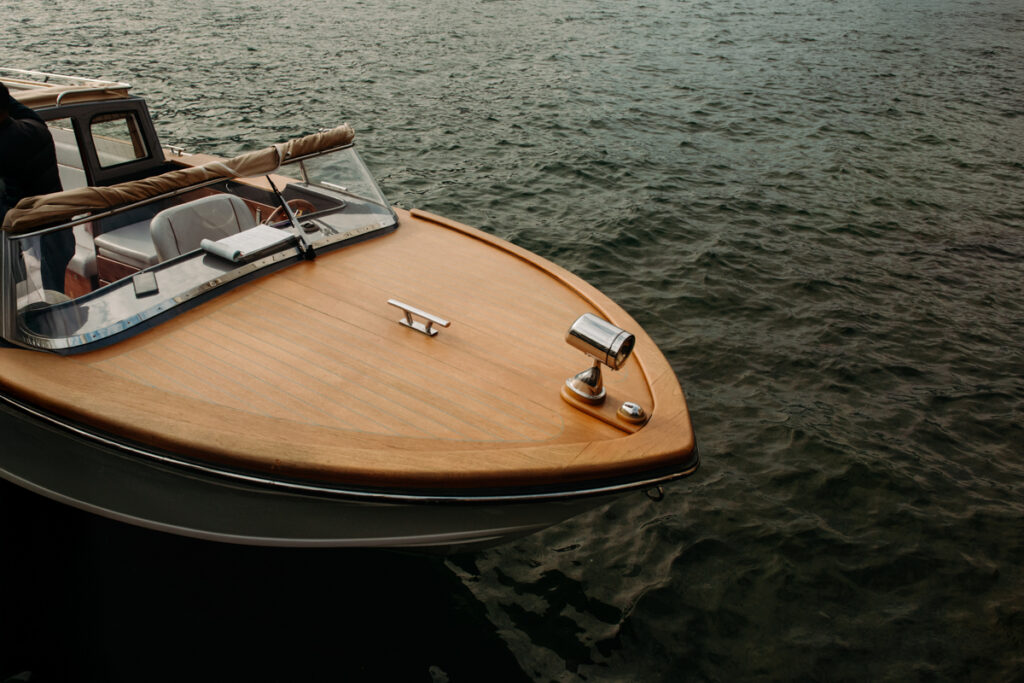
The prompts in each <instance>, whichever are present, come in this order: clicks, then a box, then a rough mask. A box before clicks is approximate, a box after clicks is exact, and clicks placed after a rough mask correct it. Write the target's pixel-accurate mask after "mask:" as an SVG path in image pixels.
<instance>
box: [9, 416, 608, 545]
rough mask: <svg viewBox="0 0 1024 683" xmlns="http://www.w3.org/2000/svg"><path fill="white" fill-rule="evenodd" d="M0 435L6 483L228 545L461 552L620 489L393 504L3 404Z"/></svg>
mask: <svg viewBox="0 0 1024 683" xmlns="http://www.w3.org/2000/svg"><path fill="white" fill-rule="evenodd" d="M0 430H2V432H3V434H4V435H5V443H4V444H3V449H2V451H0V477H2V478H4V479H7V480H8V481H10V482H12V483H14V484H17V485H20V486H22V487H24V488H26V489H29V490H31V491H34V492H36V493H39V494H41V495H43V496H46V497H48V498H51V499H53V500H57V501H60V502H62V503H65V504H68V505H72V506H74V507H77V508H80V509H82V510H86V511H88V512H92V513H94V514H98V515H102V516H104V517H107V518H110V519H115V520H118V521H122V522H126V523H130V524H135V525H137V526H141V527H145V528H148V529H154V530H158V531H163V532H169V533H174V534H179V535H183V536H190V537H194V538H201V539H206V540H212V541H220V542H227V543H240V544H249V545H262V546H290V547H397V548H401V547H406V548H412V547H432V548H444V549H463V548H466V549H470V548H475V547H485V546H488V545H493V544H497V543H500V542H504V541H507V540H509V539H510V538H515V537H518V536H525V535H527V534H530V533H533V532H536V531H538V530H540V529H543V528H545V527H548V526H551V525H553V524H557V523H558V522H561V521H563V520H565V519H568V518H569V517H572V516H574V515H577V514H580V513H581V512H584V511H586V510H588V509H591V508H593V507H596V506H598V505H601V504H604V503H606V502H608V501H609V500H611V499H612V498H614V497H615V496H616V495H621V493H605V494H603V495H602V494H600V493H598V494H595V495H590V496H583V497H558V496H547V497H545V496H538V497H537V498H535V499H533V500H529V501H527V500H523V501H521V502H507V501H506V502H502V501H500V500H495V499H493V498H486V497H484V498H481V500H480V501H479V502H474V501H473V500H472V499H471V498H469V497H460V498H458V499H452V500H451V501H444V500H443V499H441V498H439V497H437V496H432V497H420V498H419V499H417V497H416V496H412V495H406V496H405V498H406V500H405V501H402V500H400V499H401V498H402V497H403V495H404V494H401V493H367V492H343V491H328V490H326V489H320V490H313V487H309V488H310V490H302V489H301V488H300V487H297V486H296V485H294V484H290V483H283V482H282V483H281V485H279V486H275V485H274V484H273V483H271V482H268V481H267V480H265V479H248V480H247V478H246V476H245V475H244V474H242V473H226V475H225V476H219V475H217V474H214V473H211V472H209V471H199V470H196V469H191V468H189V466H188V465H187V464H182V465H175V464H174V463H173V462H168V461H167V460H166V459H163V460H162V459H160V458H158V457H146V456H145V455H144V454H142V453H143V452H142V451H141V450H140V449H138V448H136V447H122V446H118V445H116V444H112V443H110V442H104V440H103V439H102V438H96V437H94V436H91V435H88V434H86V433H84V432H82V431H81V430H77V429H75V428H74V427H72V426H68V425H61V424H59V423H58V421H56V420H55V419H54V418H51V417H49V416H46V415H43V414H41V413H38V412H35V411H32V410H30V409H27V408H25V407H24V406H19V405H11V404H10V403H6V402H2V401H0ZM154 455H155V454H154ZM375 497H378V498H380V500H375V499H374V498H375ZM389 497H390V498H391V499H392V500H391V501H390V502H383V500H385V499H387V498H389Z"/></svg>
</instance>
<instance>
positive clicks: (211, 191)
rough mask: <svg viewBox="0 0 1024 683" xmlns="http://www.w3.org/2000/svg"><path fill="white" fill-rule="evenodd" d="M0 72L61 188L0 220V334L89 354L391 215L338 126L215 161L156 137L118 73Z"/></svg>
mask: <svg viewBox="0 0 1024 683" xmlns="http://www.w3.org/2000/svg"><path fill="white" fill-rule="evenodd" d="M0 78H2V79H3V82H4V83H5V84H6V85H7V87H8V89H9V90H10V91H11V94H12V95H13V96H14V97H15V99H17V100H19V101H20V102H21V103H22V104H25V105H26V106H30V107H31V108H33V109H34V110H35V111H36V112H37V113H38V114H39V116H40V117H41V118H42V119H43V120H44V121H46V123H47V125H48V127H49V129H50V132H51V134H52V135H53V139H54V146H55V149H56V156H57V163H58V170H59V172H60V178H61V183H62V185H63V188H64V192H62V193H57V194H53V195H46V196H43V197H32V198H27V199H25V200H23V201H22V202H21V203H19V204H18V206H17V207H16V208H14V209H11V210H10V211H9V212H8V214H7V216H6V217H5V218H4V222H3V231H2V283H3V287H2V302H0V312H2V313H0V315H2V319H0V330H2V337H3V340H4V341H5V342H7V343H9V344H14V345H19V346H25V347H30V348H38V349H46V350H51V351H57V352H60V353H74V352H77V351H84V350H89V349H93V348H96V347H97V346H102V345H105V344H108V343H112V342H114V341H117V340H119V339H121V338H123V337H124V336H126V335H128V334H132V333H134V332H135V331H138V330H141V329H145V328H146V327H148V326H151V325H152V324H154V323H155V322H157V321H158V320H159V319H161V318H164V317H167V316H169V315H173V314H174V313H175V312H178V311H181V310H185V309H187V308H188V307H190V306H192V305H195V304H196V303H198V302H199V301H202V300H205V299H206V298H209V297H211V296H214V295H216V293H217V292H220V291H223V289H225V288H228V287H232V286H235V285H237V284H240V283H241V282H245V281H248V280H251V279H253V278H255V277H260V276H261V275H263V274H266V273H269V272H271V271H273V270H277V269H279V268H281V267H285V266H287V265H289V264H291V263H294V262H296V261H297V260H302V259H306V258H312V257H314V256H315V255H316V254H317V253H318V252H319V251H322V250H330V249H336V248H339V247H341V246H343V245H346V244H351V243H353V242H356V241H361V240H364V239H367V238H369V237H372V236H374V235H377V234H383V233H386V232H390V231H392V230H394V229H395V228H396V227H397V225H398V220H397V217H396V215H395V213H394V211H393V210H392V209H391V208H390V206H389V205H388V203H387V202H386V200H385V199H384V197H383V195H382V194H381V192H380V189H379V188H378V187H377V184H376V182H375V181H374V179H373V177H372V176H371V175H370V173H369V172H368V171H367V169H366V167H365V165H364V164H363V163H362V161H361V160H360V159H359V156H358V155H357V154H356V151H355V149H354V148H353V143H352V137H353V133H352V129H351V128H349V127H348V126H341V127H339V128H335V129H332V130H329V131H321V132H320V133H316V134H313V135H309V136H306V137H304V138H300V139H297V140H291V141H289V142H287V143H282V144H278V145H274V146H273V147H269V148H266V149H264V150H259V151H256V152H250V153H248V154H243V155H241V156H239V157H235V158H234V159H227V160H222V159H218V158H216V157H211V156H206V155H190V154H185V153H184V152H183V151H182V150H179V149H175V148H171V147H167V148H165V147H163V146H162V145H161V144H160V141H159V138H158V137H157V134H156V130H155V128H154V126H153V122H152V119H151V117H150V115H149V110H148V108H147V106H146V103H145V101H144V100H143V99H141V98H139V97H135V96H133V95H131V94H129V92H128V90H129V86H128V85H127V84H125V83H115V82H109V81H99V80H94V79H77V78H69V77H64V76H57V75H52V74H43V73H38V72H26V71H19V70H13V69H0Z"/></svg>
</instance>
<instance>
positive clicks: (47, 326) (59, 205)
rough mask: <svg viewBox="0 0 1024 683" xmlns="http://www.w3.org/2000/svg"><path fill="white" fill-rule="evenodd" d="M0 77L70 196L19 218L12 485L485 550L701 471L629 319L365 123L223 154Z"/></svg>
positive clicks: (55, 84) (103, 511)
mask: <svg viewBox="0 0 1024 683" xmlns="http://www.w3.org/2000/svg"><path fill="white" fill-rule="evenodd" d="M0 77H2V78H3V80H4V82H5V84H6V85H7V86H8V88H9V89H10V90H11V92H12V94H13V96H14V97H15V98H16V99H18V100H19V101H21V102H22V103H24V104H26V105H28V106H30V107H32V108H34V110H35V111H36V112H37V113H38V114H39V115H40V116H41V117H42V118H44V119H45V120H46V121H47V123H48V125H49V127H50V130H51V132H52V134H53V137H54V141H55V145H56V149H57V157H58V164H59V170H60V172H61V177H62V181H63V184H64V190H65V191H64V192H62V193H57V194H52V195H45V196H42V197H31V198H26V199H23V200H22V201H21V202H20V203H19V204H18V206H17V207H16V208H15V209H12V210H11V211H10V212H8V214H7V215H6V217H5V218H4V221H3V232H2V240H3V252H2V257H3V262H2V266H3V279H2V282H3V289H2V337H3V341H2V346H0V431H2V433H3V435H4V444H3V446H2V447H0V476H3V477H4V478H6V479H8V480H10V481H12V482H15V483H16V484H19V485H22V486H25V487H27V488H29V489H31V490H33V491H36V492H38V493H40V494H43V495H45V496H49V497H51V498H54V499H57V500H60V501H64V502H66V503H68V504H70V505H73V506H76V507H79V508H82V509H85V510H89V511H92V512H95V513H97V514H100V515H105V516H107V517H111V518H114V519H119V520H123V521H126V522H130V523H134V524H139V525H142V526H145V527H148V528H152V529H159V530H163V531H168V532H173V533H180V534H185V535H190V536H195V537H200V538H207V539H213V540H217V541H227V542H237V543H252V544H264V545H290V546H317V545H322V546H443V547H453V546H459V547H464V546H474V545H481V544H490V543H495V542H500V541H502V540H505V539H508V538H511V537H515V536H519V535H523V534H527V533H531V532H533V531H536V530H538V529H542V528H544V527H546V526H549V525H551V524H554V523H557V522H559V521H561V520H564V519H566V518H568V517H570V516H572V515H575V514H578V513H579V512H581V511H584V510H586V509H588V508H591V507H593V506H595V505H599V504H602V503H604V502H606V501H608V500H610V499H611V498H613V497H615V496H620V495H623V494H625V493H628V492H636V491H640V490H650V489H654V488H657V487H659V485H661V484H663V483H665V482H668V481H671V480H674V479H678V478H680V477H684V476H686V475H689V474H691V473H692V472H693V471H695V469H696V468H697V465H698V456H697V448H696V444H695V440H694V434H693V429H692V426H691V423H690V418H689V414H688V411H687V407H686V402H685V399H684V397H683V393H682V391H681V389H680V386H679V383H678V381H677V379H676V376H675V373H674V372H673V371H672V368H671V367H670V366H669V364H668V362H667V361H666V359H665V358H664V356H663V355H662V353H661V352H660V351H659V350H658V348H657V346H656V345H655V343H654V341H653V340H652V339H651V338H650V337H649V336H648V335H647V334H646V333H645V332H644V331H643V330H642V329H641V328H640V326H639V325H637V323H636V322H635V321H634V320H633V319H632V318H631V317H630V316H629V314H627V313H626V312H625V311H624V310H623V309H622V308H621V307H620V306H618V305H617V304H615V303H614V302H613V301H611V300H610V299H609V298H608V297H606V296H605V295H603V294H602V293H601V292H599V291H598V290H597V289H595V288H594V287H592V286H590V285H589V284H587V283H586V282H584V281H583V280H581V279H580V278H578V277H576V276H575V275H573V274H571V273H569V272H568V271H566V270H564V269H562V268H560V267H559V266H557V265H555V264H553V263H550V262H548V261H546V260H545V259H543V258H541V257H539V256H537V255H536V254H533V253H531V252H529V251H526V250H524V249H521V248H519V247H517V246H515V245H513V244H510V243H508V242H505V241H503V240H501V239H498V238H496V237H494V236H493V235H490V234H486V233H484V232H482V231H480V230H476V229H474V228H471V227H469V226H466V225H462V224H460V223H457V222H455V221H452V220H448V219H446V218H442V217H440V216H436V215H433V214H430V213H427V212H425V211H418V210H413V211H405V210H401V209H398V208H393V207H390V206H389V205H388V204H387V203H386V202H385V200H384V198H383V197H382V195H381V193H380V190H379V189H378V187H377V185H376V183H375V182H374V180H373V178H372V176H371V175H370V174H369V173H368V171H367V170H366V168H365V166H364V165H363V164H362V162H361V161H360V160H359V157H358V155H357V154H356V152H355V149H354V147H353V132H352V129H351V128H349V127H347V126H341V127H338V128H335V129H331V130H328V131H323V132H320V133H315V134H313V135H309V136H306V137H303V138H298V139H296V140H291V141H288V142H286V143H283V144H279V145H275V146H273V147H270V148H267V149H264V150H258V151H256V152H251V153H249V154H245V155H242V156H240V157H235V158H233V159H218V158H216V157H211V156H206V155H201V154H187V153H185V152H184V151H182V150H180V149H176V148H173V147H165V146H163V145H161V144H160V142H159V140H158V138H157V136H156V132H155V130H154V127H153V124H152V121H151V119H150V115H149V113H148V110H147V108H146V104H145V102H144V100H142V99H141V98H139V97H137V96H135V95H133V94H131V93H130V91H129V86H128V85H127V84H124V83H113V82H107V81H98V80H90V79H78V78H71V77H65V76H55V75H52V74H40V73H36V72H21V71H14V70H9V69H8V70H2V71H0ZM282 202H285V203H284V204H283V205H282ZM567 341H568V342H569V343H566V342H567ZM581 352H582V353H581ZM602 368H604V372H602V371H601V369H602Z"/></svg>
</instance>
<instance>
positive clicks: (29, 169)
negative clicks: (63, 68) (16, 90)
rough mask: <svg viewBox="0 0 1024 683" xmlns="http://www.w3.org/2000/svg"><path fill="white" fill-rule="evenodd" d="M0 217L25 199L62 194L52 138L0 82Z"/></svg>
mask: <svg viewBox="0 0 1024 683" xmlns="http://www.w3.org/2000/svg"><path fill="white" fill-rule="evenodd" d="M0 182H2V183H3V196H2V198H0V206H2V208H0V218H2V217H3V214H4V213H6V211H7V209H9V208H11V207H12V206H14V205H15V204H17V203H18V200H19V199H21V198H22V197H32V196H34V195H37V194H49V193H50V192H60V191H61V189H62V188H61V185H60V175H59V174H58V173H57V155H56V153H55V152H54V148H53V137H52V136H51V135H50V131H49V130H48V129H47V127H46V124H45V123H44V122H43V120H42V119H41V118H39V115H38V114H36V113H35V112H34V111H32V110H31V109H29V108H28V107H26V106H25V105H23V104H21V103H20V102H18V101H17V100H15V99H14V98H13V97H11V94H10V93H9V92H8V90H7V87H6V86H5V85H4V84H3V83H0Z"/></svg>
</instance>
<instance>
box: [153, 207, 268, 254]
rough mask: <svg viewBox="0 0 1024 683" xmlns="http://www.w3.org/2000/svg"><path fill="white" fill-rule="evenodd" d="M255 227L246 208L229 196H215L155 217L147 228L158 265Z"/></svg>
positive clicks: (164, 211)
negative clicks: (209, 240) (203, 243)
mask: <svg viewBox="0 0 1024 683" xmlns="http://www.w3.org/2000/svg"><path fill="white" fill-rule="evenodd" d="M254 225H256V219H255V218H253V215H252V212H251V211H249V207H248V206H246V204H245V202H244V201H242V200H241V199H240V198H238V197H236V196H234V195H230V194H215V195H212V196H210V197H203V198H202V199H197V200H195V201H193V202H188V203H187V204H181V205H179V206H172V207H171V208H169V209H164V210H163V211H161V212H160V213H158V214H157V215H156V216H155V217H154V218H153V221H152V223H151V224H150V233H151V235H152V242H153V244H154V245H155V247H156V253H157V255H158V256H159V258H160V260H161V261H166V260H167V259H169V258H173V257H175V256H177V255H178V254H185V253H188V252H190V251H194V250H195V249H198V248H199V243H200V242H202V240H204V239H211V240H218V239H220V238H222V237H227V236H228V235H233V234H234V233H236V232H241V231H243V230H248V229H249V228H251V227H253V226H254Z"/></svg>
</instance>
